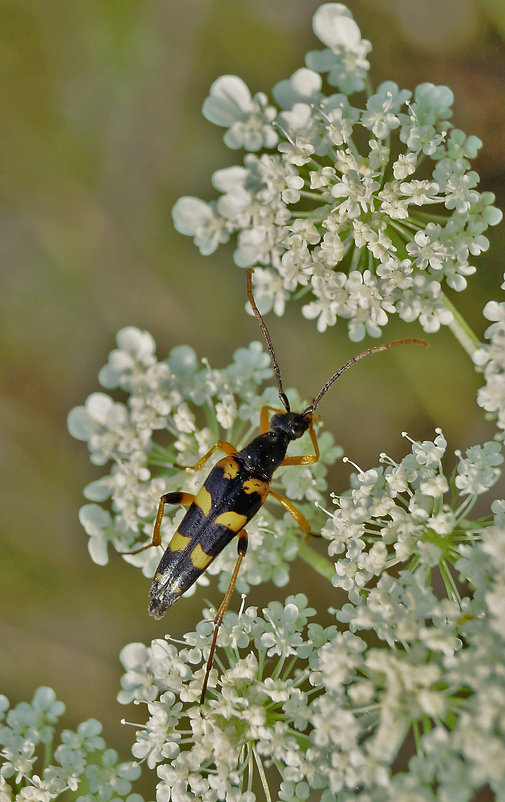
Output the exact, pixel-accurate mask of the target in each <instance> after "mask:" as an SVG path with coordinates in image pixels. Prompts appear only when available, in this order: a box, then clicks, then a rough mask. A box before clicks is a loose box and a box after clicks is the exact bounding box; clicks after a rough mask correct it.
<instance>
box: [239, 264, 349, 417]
mask: <svg viewBox="0 0 505 802" xmlns="http://www.w3.org/2000/svg"><path fill="white" fill-rule="evenodd" d="M253 273H254V267H250V268H248V270H247V297H248V298H249V303H250V304H251V309H252V310H253V312H254V314H255V315H256V318H257V320H258V323H259V326H260V329H261V331H262V332H263V337H264V338H265V341H266V344H267V348H268V352H269V354H270V359H271V360H272V365H273V368H274V373H275V378H276V379H277V386H278V387H279V398H280V399H281V401H282V403H283V404H284V406H285V408H286V412H290V407H289V401H288V397H287V395H286V393H285V392H284V390H283V387H282V379H281V371H280V369H279V363H278V362H277V357H276V356H275V351H274V347H273V345H272V340H271V339H270V334H269V332H268V329H267V327H266V324H265V321H264V320H263V318H262V316H261V312H260V310H259V309H258V307H257V306H256V301H255V300H254V295H253V291H252V274H253ZM335 378H336V376H335ZM330 384H331V382H330ZM318 400H319V399H318Z"/></svg>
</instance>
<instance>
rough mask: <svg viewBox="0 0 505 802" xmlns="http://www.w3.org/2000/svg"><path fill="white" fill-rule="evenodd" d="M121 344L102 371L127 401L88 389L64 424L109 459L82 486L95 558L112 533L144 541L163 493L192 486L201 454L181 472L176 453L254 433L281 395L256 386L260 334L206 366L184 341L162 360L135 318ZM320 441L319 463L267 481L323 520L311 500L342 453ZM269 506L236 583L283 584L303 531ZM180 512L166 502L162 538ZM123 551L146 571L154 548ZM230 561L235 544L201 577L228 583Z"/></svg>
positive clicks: (181, 458) (101, 558) (263, 370)
mask: <svg viewBox="0 0 505 802" xmlns="http://www.w3.org/2000/svg"><path fill="white" fill-rule="evenodd" d="M117 344H118V348H117V349H116V350H114V351H113V352H112V353H111V354H110V357H109V361H108V364H107V365H106V366H105V367H104V368H103V369H102V370H101V371H100V382H101V384H102V385H103V386H105V387H107V388H110V389H115V388H120V389H121V390H123V391H124V392H125V393H127V394H128V399H127V402H126V403H120V402H118V401H114V400H113V399H112V398H111V396H110V395H108V394H106V393H93V394H92V395H91V396H89V398H88V399H87V401H86V403H85V404H84V406H80V407H76V408H75V409H73V410H72V411H71V412H70V414H69V416H68V426H69V430H70V433H71V434H72V435H73V436H74V437H76V438H78V439H80V440H85V441H86V442H87V443H88V447H89V450H90V452H91V461H92V462H94V463H96V464H97V465H105V464H106V463H109V464H111V465H112V467H111V468H110V472H109V473H108V474H107V475H106V476H104V477H103V478H102V479H99V480H97V481H94V482H91V484H89V485H88V486H87V487H86V488H85V491H84V493H85V496H86V497H87V498H88V499H89V500H90V502H91V503H89V504H86V505H85V506H84V507H82V508H81V510H80V513H79V518H80V520H81V523H82V525H83V526H84V528H85V530H86V532H87V533H88V535H89V552H90V555H91V557H92V559H93V560H94V562H96V563H98V564H99V565H105V564H106V563H107V562H108V554H107V549H108V544H109V543H111V544H112V545H113V546H114V547H115V548H116V549H117V550H118V551H119V552H121V553H124V552H131V551H133V550H135V549H136V548H139V546H142V545H145V544H147V543H148V542H149V541H150V539H151V537H152V531H153V522H154V517H155V513H156V509H157V506H158V501H159V498H160V496H161V495H162V494H163V493H166V492H169V491H178V490H182V491H185V492H189V493H195V492H196V491H197V489H198V487H200V485H201V484H202V483H203V481H204V478H205V476H206V475H207V473H208V472H209V470H210V468H209V465H208V464H207V465H204V466H203V468H202V469H201V470H200V471H197V472H195V471H187V472H185V471H181V470H180V469H177V468H175V467H174V463H178V464H183V465H194V464H195V462H197V460H198V459H199V457H201V456H202V455H203V454H205V453H206V452H207V451H208V450H209V449H210V448H211V446H212V445H213V444H214V443H215V442H216V441H217V440H219V439H221V440H223V439H224V440H228V441H230V442H232V443H233V444H234V445H235V446H236V447H242V446H243V445H245V442H246V441H247V440H249V439H251V437H252V436H253V435H254V434H256V433H257V432H256V429H257V426H258V423H259V413H260V409H261V407H262V406H264V405H270V406H278V405H279V400H278V397H277V391H276V390H275V388H273V387H271V388H268V389H267V390H265V391H263V392H261V390H260V389H259V387H260V385H261V384H262V383H263V380H264V379H266V378H269V377H270V376H271V375H272V370H271V368H270V357H269V356H268V354H266V353H265V352H264V351H263V349H262V347H261V345H260V343H258V342H253V343H251V344H250V345H249V347H248V348H240V349H238V350H237V351H236V352H235V354H234V357H233V362H232V364H231V365H229V366H228V367H227V368H224V369H222V370H214V369H212V368H210V366H209V365H208V364H207V363H206V362H205V361H204V363H203V365H199V363H198V360H197V357H196V355H195V353H194V351H193V350H192V349H191V348H189V347H188V346H178V347H176V348H174V349H172V351H171V353H170V356H169V357H168V359H167V360H166V361H162V362H159V361H158V360H157V358H156V355H155V343H154V340H153V338H152V337H151V335H150V334H148V333H147V332H141V331H139V330H138V329H135V328H133V327H129V328H126V329H122V330H121V331H120V332H119V333H118V335H117ZM288 395H289V397H290V401H291V403H292V405H293V408H297V406H301V401H300V399H299V398H298V397H297V396H296V394H295V393H293V392H289V393H288ZM162 430H166V431H163V433H162ZM167 432H168V438H167ZM156 438H158V442H157V441H156ZM319 445H320V449H321V455H322V459H321V460H320V461H319V462H318V463H317V465H315V466H308V467H305V468H304V467H298V468H297V469H296V470H293V468H289V467H288V468H285V469H280V470H279V472H278V473H277V474H276V477H275V479H274V482H273V487H278V488H279V489H280V491H281V492H282V493H283V494H287V495H288V496H289V498H290V499H293V500H296V501H297V503H298V502H300V501H301V502H302V503H301V505H300V504H299V506H300V509H301V510H302V511H303V512H304V514H305V515H306V516H307V518H308V519H309V521H312V522H314V525H315V527H317V522H318V521H319V524H320V522H321V517H320V513H319V511H318V510H317V509H316V507H315V502H316V501H317V502H321V501H322V495H321V493H322V492H323V491H324V490H325V489H326V481H325V475H326V471H327V469H326V466H325V463H332V462H334V460H335V459H336V457H337V456H338V455H339V453H340V451H339V450H338V449H337V448H336V447H335V446H334V445H333V439H332V437H331V435H330V434H328V433H323V434H322V435H320V436H319ZM311 447H312V445H311V443H310V440H309V439H308V436H305V437H304V438H302V439H301V440H299V441H297V442H296V443H293V445H292V447H291V448H290V453H292V454H296V453H300V454H303V453H310V449H311ZM218 458H219V456H218V455H216V460H217V459H218ZM153 473H154V475H153ZM303 502H305V504H304V503H303ZM103 504H105V506H103ZM271 507H272V505H268V508H267V509H265V508H263V510H262V513H261V516H258V517H257V518H255V519H254V520H253V521H252V522H251V524H250V525H249V527H248V531H249V535H250V547H249V550H248V553H247V559H246V560H245V561H244V568H243V571H242V572H241V574H240V576H239V581H238V584H237V588H238V589H239V590H242V591H246V590H248V588H249V586H250V585H257V584H259V583H260V582H263V581H266V580H272V581H273V582H275V584H277V585H279V586H281V585H285V584H286V583H287V581H288V578H289V564H290V562H291V561H292V560H294V558H295V557H296V554H297V551H298V544H299V542H300V531H299V528H298V527H297V525H296V523H295V522H294V520H293V519H292V518H291V516H290V515H288V514H286V515H285V516H284V518H275V517H273V516H272V514H271V512H270V509H271ZM274 509H275V507H274ZM278 509H279V510H280V509H281V508H280V507H279V506H278ZM182 515H183V510H182V509H181V508H179V507H174V508H168V509H167V510H166V515H165V518H164V523H163V527H162V531H163V532H164V533H165V534H166V539H165V540H164V542H165V544H168V541H169V539H170V536H171V534H173V532H174V531H175V529H176V526H177V523H178V522H179V520H180V518H181V517H182ZM319 528H320V525H319ZM124 558H125V560H127V561H128V562H130V563H132V564H133V565H135V566H139V567H141V568H142V570H143V572H144V574H145V575H146V576H148V577H150V578H151V577H152V576H153V574H154V571H155V569H156V566H157V564H158V562H159V560H160V552H159V550H157V549H147V550H145V551H142V552H141V553H139V554H136V555H131V554H124ZM235 561H236V552H235V550H234V549H225V550H224V552H223V553H222V554H221V555H220V556H219V557H218V558H216V560H215V561H214V562H213V563H212V564H211V565H210V566H209V568H208V570H207V572H206V575H204V576H202V577H201V578H200V579H199V580H198V581H199V582H200V583H208V578H207V575H210V574H217V573H219V574H220V587H222V588H224V587H226V586H227V584H228V582H229V578H230V573H231V571H232V570H233V567H234V564H235Z"/></svg>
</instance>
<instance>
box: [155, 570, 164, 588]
mask: <svg viewBox="0 0 505 802" xmlns="http://www.w3.org/2000/svg"><path fill="white" fill-rule="evenodd" d="M162 579H163V574H162V573H161V571H157V573H156V576H155V577H154V580H155V582H157V583H158V585H159V584H161V581H162Z"/></svg>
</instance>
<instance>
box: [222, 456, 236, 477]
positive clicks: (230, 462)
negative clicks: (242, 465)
mask: <svg viewBox="0 0 505 802" xmlns="http://www.w3.org/2000/svg"><path fill="white" fill-rule="evenodd" d="M217 464H218V465H219V467H220V468H222V469H223V473H224V478H225V479H235V477H236V476H237V474H238V472H239V465H238V462H237V460H236V459H233V457H223V459H220V460H219V462H218V463H217Z"/></svg>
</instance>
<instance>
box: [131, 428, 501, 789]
mask: <svg viewBox="0 0 505 802" xmlns="http://www.w3.org/2000/svg"><path fill="white" fill-rule="evenodd" d="M418 446H419V456H420V454H421V452H422V453H423V454H425V455H428V454H429V453H430V452H431V453H433V452H434V450H436V449H437V448H439V447H440V445H438V446H437V444H435V443H432V444H431V448H429V447H428V444H425V443H423V444H418ZM470 460H471V458H470V457H469V458H468V462H467V464H466V467H464V468H463V471H462V473H461V474H460V475H466V473H467V470H466V468H470V472H472V470H471V465H470ZM386 495H387V494H386ZM493 510H494V513H495V517H494V522H493V525H492V526H487V527H486V528H485V529H483V528H482V527H479V525H478V524H476V525H474V526H471V525H470V524H468V537H467V538H466V539H463V538H459V543H457V542H456V541H455V540H454V539H453V541H452V551H453V552H454V563H455V571H456V572H459V574H460V579H461V580H462V582H463V583H464V587H465V592H466V595H465V596H464V597H463V598H461V597H460V596H459V594H456V593H453V594H451V596H450V597H446V598H439V596H438V595H437V594H436V593H435V592H434V590H433V589H432V587H430V583H429V582H427V575H426V572H423V571H420V570H403V571H400V572H399V573H397V574H396V575H394V574H388V573H386V572H384V573H383V574H382V576H381V577H380V579H379V581H378V583H377V586H376V588H375V589H374V590H373V591H370V592H369V593H366V594H362V595H361V596H360V599H359V605H358V606H353V608H352V610H353V613H354V614H355V615H357V616H358V620H357V621H356V620H355V619H354V618H353V619H352V623H353V626H352V629H353V631H343V630H342V628H341V625H340V626H339V625H335V624H332V625H330V626H327V627H325V628H323V627H322V626H320V625H318V624H313V623H308V620H309V619H310V617H311V616H312V615H313V614H314V610H312V609H310V608H308V607H307V599H306V598H305V596H303V595H302V594H297V595H296V596H290V597H288V598H287V599H286V601H285V603H284V604H281V603H279V602H272V603H270V604H269V605H268V607H266V608H265V609H264V610H263V611H262V615H259V614H258V611H257V609H256V608H254V607H249V608H247V609H246V610H245V611H243V612H242V614H240V615H238V616H237V615H236V614H234V613H227V614H226V615H225V618H224V622H223V626H222V629H221V631H220V635H219V638H218V642H219V648H218V655H217V660H218V661H219V664H220V666H219V679H218V671H217V670H216V669H213V671H212V673H211V682H210V685H209V694H208V697H207V701H206V703H205V706H204V708H201V707H200V706H199V705H198V699H199V696H200V690H201V683H202V679H203V674H204V670H205V657H206V652H207V650H208V648H209V639H210V633H211V629H212V624H211V621H210V620H209V619H211V618H212V615H213V611H210V610H206V611H204V620H203V621H202V622H201V623H200V624H199V625H198V627H197V629H196V631H195V632H191V633H188V634H187V635H185V637H184V641H183V642H182V643H181V645H180V648H179V649H177V648H176V645H175V644H174V642H167V641H162V640H156V641H153V642H152V644H151V645H150V646H148V647H146V646H144V645H143V644H139V643H132V644H129V645H128V646H126V647H125V648H124V649H123V651H122V653H121V660H122V663H123V665H124V667H125V669H126V673H125V674H124V676H123V678H122V690H121V692H120V693H119V696H118V699H119V701H120V702H122V703H129V702H131V701H135V702H137V703H144V704H145V705H146V710H147V713H148V718H147V721H146V724H145V726H144V727H143V728H141V729H137V733H136V742H135V744H134V746H133V750H132V751H133V754H134V756H135V757H136V758H137V759H138V760H139V761H143V762H146V763H147V765H148V766H149V768H151V769H155V768H156V769H157V774H158V778H159V782H158V786H157V793H156V799H157V802H168V800H188V802H189V800H191V799H199V800H202V802H217V800H220V801H222V802H254V800H256V798H257V797H256V795H255V793H253V790H252V789H253V787H257V785H258V782H261V783H262V785H263V794H262V795H261V796H260V797H259V798H261V799H277V800H279V802H281V801H282V802H303V800H306V799H309V797H310V799H315V798H317V799H319V800H320V801H321V802H334V800H335V799H336V798H338V799H339V800H344V801H345V802H351V800H354V799H358V800H361V801H362V802H389V800H391V799H395V800H398V802H411V800H414V799H415V800H416V801H417V800H426V801H427V802H428V801H429V802H435V801H436V800H442V802H452V800H454V799H462V800H463V799H470V798H473V795H474V793H475V791H476V790H477V789H479V788H481V787H483V786H485V785H486V784H488V785H489V786H490V788H491V789H492V790H493V791H494V792H495V793H496V794H497V798H499V797H500V793H501V791H502V789H503V787H504V784H505V673H504V670H503V665H504V664H505V630H504V628H503V617H504V615H505V568H504V566H505V559H504V555H505V502H496V503H495V504H494V505H493ZM410 516H411V517H412V519H414V520H415V512H414V511H412V512H411V513H410ZM416 525H417V524H414V526H416ZM470 533H471V534H470ZM463 540H464V542H463ZM410 567H411V568H412V566H410ZM414 568H415V567H414ZM453 584H454V587H456V578H455V577H454V578H453ZM349 607H350V605H349ZM348 612H349V611H346V612H344V615H339V614H337V618H338V619H341V620H342V619H344V620H347V619H348V618H351V615H350V613H349V615H348V616H347V614H346V613H348ZM356 629H359V630H360V632H361V634H362V635H363V637H361V636H360V634H357V633H356V632H355V631H354V630H356ZM370 630H373V631H374V632H375V634H376V635H378V636H379V638H380V640H381V641H382V642H383V645H382V646H373V647H372V646H368V645H367V643H368V641H369V637H368V635H369V632H370ZM384 641H386V643H384ZM390 647H391V648H390ZM409 733H411V734H412V735H413V743H414V744H415V748H413V747H408V748H407V746H406V743H408V740H407V737H408V735H409ZM400 747H402V748H403V749H404V750H406V752H405V755H404V757H406V756H407V755H408V753H409V752H410V755H411V757H410V761H409V771H408V773H404V772H401V771H399V770H397V769H396V767H395V765H394V763H395V759H396V757H397V755H398V751H399V749H400ZM275 790H276V791H277V795H276V794H275ZM314 791H319V796H317V797H316V796H314V795H313V793H314Z"/></svg>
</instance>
